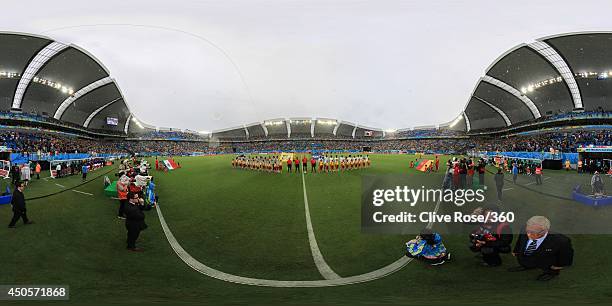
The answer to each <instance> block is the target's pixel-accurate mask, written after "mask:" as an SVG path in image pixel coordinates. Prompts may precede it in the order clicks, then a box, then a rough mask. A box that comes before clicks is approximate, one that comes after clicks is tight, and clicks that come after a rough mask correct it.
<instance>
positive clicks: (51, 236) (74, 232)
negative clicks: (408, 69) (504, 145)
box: [0, 155, 612, 305]
mask: <svg viewBox="0 0 612 306" xmlns="http://www.w3.org/2000/svg"><path fill="white" fill-rule="evenodd" d="M231 158H232V156H217V157H194V158H177V161H179V162H180V163H181V165H182V166H183V168H182V169H178V170H175V171H172V172H168V173H164V172H155V173H154V175H155V176H156V181H157V187H158V194H159V196H160V202H161V205H163V209H164V215H165V217H166V221H167V222H168V225H169V227H170V228H171V229H172V231H173V232H174V235H175V236H176V238H177V240H178V241H179V242H180V243H181V244H182V246H183V247H184V248H185V249H186V250H187V251H188V252H189V253H190V254H191V255H192V256H193V257H195V258H196V259H198V260H199V261H201V262H202V263H204V264H206V265H209V266H211V267H213V268H216V269H219V270H221V271H224V272H228V273H232V274H236V275H241V276H250V277H257V278H269V279H281V280H314V279H322V277H321V276H320V275H319V273H318V272H317V270H316V267H315V265H314V263H313V260H312V257H311V254H310V249H309V246H308V238H307V232H306V224H305V217H304V202H303V195H302V193H303V191H302V181H301V176H300V175H299V174H287V173H283V174H281V175H276V174H269V173H263V172H255V171H249V170H240V169H232V168H231V166H230V161H231ZM413 158H414V156H407V155H372V156H371V159H372V167H371V168H369V169H364V170H353V171H350V172H346V173H329V174H321V173H317V174H312V173H309V174H307V175H306V188H307V192H308V200H309V205H310V211H311V217H312V221H313V227H314V231H315V234H316V237H317V242H318V244H319V247H320V249H321V252H322V253H323V256H324V258H325V259H326V261H327V263H328V264H329V265H330V267H331V268H332V269H334V270H335V271H336V272H337V273H338V274H339V275H340V276H350V275H354V274H359V273H365V272H369V271H371V270H374V269H377V268H380V267H382V266H384V265H387V264H389V263H391V262H393V261H395V260H397V258H399V257H400V256H402V252H403V242H405V241H407V240H408V239H411V238H412V237H406V236H401V235H366V234H362V233H361V229H360V194H359V191H360V184H361V179H360V176H361V175H362V174H366V173H369V174H373V173H374V174H386V173H408V174H409V175H411V176H413V177H414V180H415V184H419V185H420V184H427V185H429V184H432V185H434V184H440V182H441V181H442V174H440V173H436V174H424V173H420V172H417V171H415V170H414V169H408V163H409V160H410V159H413ZM445 160H446V157H445V158H443V159H442V162H444V161H445ZM98 171H99V172H97V173H94V172H92V173H91V174H90V176H92V177H95V176H96V175H98V173H100V174H101V173H103V172H101V171H104V172H105V171H106V170H105V169H101V170H98ZM570 175H572V176H575V178H576V179H581V178H580V177H579V176H577V175H574V174H570ZM546 176H550V177H551V178H550V179H548V180H546V181H545V185H543V186H535V185H531V186H527V187H529V188H532V189H534V190H536V188H539V189H538V190H541V191H546V192H549V193H551V194H563V195H564V196H569V192H570V191H569V190H570V188H571V184H572V183H573V182H575V180H569V179H567V177H568V174H566V173H564V172H562V171H547V173H546ZM507 178H508V179H509V178H510V176H507ZM520 179H521V180H524V183H528V182H529V181H528V180H530V179H531V178H527V177H521V178H520ZM585 179H587V180H588V178H585ZM487 180H488V183H489V184H490V183H491V182H492V176H490V175H487ZM553 181H554V183H552V182H553ZM55 183H59V184H61V185H64V186H66V187H70V186H75V185H77V184H79V183H80V177H76V176H75V177H71V178H63V179H59V180H48V181H44V180H41V181H35V182H33V183H32V184H30V186H29V187H28V189H27V191H26V197H33V196H35V195H41V194H44V193H46V192H49V193H50V192H55V191H57V189H61V188H60V187H58V186H56V185H55ZM506 184H507V186H506V187H508V188H511V187H513V186H511V183H506ZM492 189H493V188H489V192H487V196H488V197H494V193H491V192H492ZM76 190H79V191H83V192H88V193H92V194H93V196H88V195H84V194H80V193H75V192H72V191H67V192H63V193H60V194H58V195H54V196H51V197H47V198H43V199H39V200H32V201H29V202H28V215H29V217H30V218H31V219H33V220H35V221H36V222H37V223H36V224H34V225H31V226H23V225H22V224H21V223H19V224H18V228H17V229H14V230H9V229H6V228H5V229H1V230H0V241H2V245H3V246H2V249H0V257H1V258H2V259H1V260H2V261H1V262H2V263H1V264H0V266H1V267H2V269H1V270H2V273H0V283H1V284H67V285H70V294H71V300H70V302H71V303H79V304H88V303H89V304H104V303H108V302H122V303H128V302H132V303H138V302H141V303H151V302H168V303H169V302H174V303H176V302H175V301H180V302H184V303H208V304H215V305H216V304H238V303H248V304H251V305H253V304H272V303H286V304H294V305H312V304H317V305H321V304H324V305H356V304H357V305H381V304H390V305H391V304H428V305H431V304H449V303H452V304H474V303H478V302H485V301H488V302H490V301H495V303H496V304H504V303H508V304H518V303H533V302H537V303H558V302H568V303H569V302H600V303H604V302H610V301H611V300H612V293H611V292H610V291H609V285H608V284H609V282H610V280H611V279H610V276H609V274H610V272H612V263H610V261H609V256H608V254H609V252H610V249H611V247H610V246H609V245H610V243H611V242H612V237H611V236H605V235H593V236H587V235H574V236H572V238H573V243H574V248H575V249H576V254H575V263H574V264H575V265H574V267H572V268H570V269H568V270H567V271H564V272H563V273H562V275H561V277H560V278H558V279H555V280H553V281H550V282H547V283H539V282H536V281H535V280H534V278H535V276H536V275H537V274H538V272H537V271H529V272H524V273H509V272H506V271H505V270H506V268H508V267H511V266H514V265H515V262H514V260H513V258H512V257H511V256H509V255H505V256H504V264H503V266H502V267H499V268H482V267H479V266H477V263H478V260H477V259H475V258H474V256H473V253H471V252H470V251H469V250H468V249H467V247H466V237H465V236H464V235H445V236H444V238H445V244H446V246H447V248H449V249H450V250H451V252H452V253H453V256H454V261H453V262H452V263H449V264H447V265H443V266H440V267H429V266H426V265H423V264H422V263H419V262H411V263H410V264H408V265H407V266H406V267H405V268H403V269H402V270H400V271H398V272H396V273H395V274H392V275H390V276H388V277H385V278H382V279H380V280H376V281H373V282H368V283H363V284H357V285H350V286H343V287H333V288H261V287H251V286H244V285H236V284H231V283H227V282H223V281H219V280H215V279H211V278H208V277H206V276H203V275H201V274H199V273H197V272H196V271H194V270H192V269H191V268H190V267H188V266H187V265H185V264H184V263H183V262H182V261H181V260H180V259H179V258H178V257H177V256H176V255H175V254H174V252H173V251H172V249H171V248H170V246H169V244H168V243H167V241H166V238H165V236H164V235H163V232H162V231H161V228H160V225H159V221H158V219H157V216H156V214H155V212H154V211H150V212H147V213H146V214H147V223H148V225H149V228H148V229H147V230H146V231H144V232H143V233H142V234H141V238H140V239H139V246H141V247H143V248H145V249H146V251H145V252H144V253H138V254H135V253H129V252H127V251H126V250H125V227H124V225H123V222H122V221H120V220H118V219H117V218H116V209H117V201H113V200H110V199H108V198H106V197H105V196H104V195H103V190H102V179H101V178H95V179H94V178H92V179H91V181H90V182H89V183H87V184H85V185H82V186H80V187H77V188H76ZM505 197H507V198H506V199H507V200H506V201H516V202H517V203H519V204H517V205H534V206H537V205H538V203H539V202H540V200H541V199H542V197H545V195H542V194H540V193H536V192H533V191H530V190H527V189H524V188H514V189H512V190H508V191H507V192H506V193H505ZM559 201H560V202H562V200H559ZM562 204H567V203H561V204H560V205H562ZM10 217H11V211H10V206H6V205H5V206H2V207H0V219H1V220H5V222H6V223H7V224H8V221H9V220H10ZM4 304H8V302H7V303H4Z"/></svg>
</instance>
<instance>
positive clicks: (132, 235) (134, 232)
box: [127, 226, 140, 249]
mask: <svg viewBox="0 0 612 306" xmlns="http://www.w3.org/2000/svg"><path fill="white" fill-rule="evenodd" d="M139 235H140V228H136V227H134V226H130V227H128V228H127V248H128V249H133V248H135V247H136V240H138V236H139Z"/></svg>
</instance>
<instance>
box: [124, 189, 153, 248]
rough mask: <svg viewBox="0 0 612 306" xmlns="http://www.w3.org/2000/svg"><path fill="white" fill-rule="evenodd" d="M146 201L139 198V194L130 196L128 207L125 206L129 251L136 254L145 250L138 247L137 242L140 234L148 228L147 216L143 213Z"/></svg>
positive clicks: (130, 194)
mask: <svg viewBox="0 0 612 306" xmlns="http://www.w3.org/2000/svg"><path fill="white" fill-rule="evenodd" d="M143 208H144V201H143V199H140V198H139V197H138V193H129V194H128V205H126V206H125V211H124V212H125V228H126V229H127V249H128V250H130V251H134V252H142V251H143V249H141V248H137V247H136V240H137V239H138V236H139V235H140V232H141V231H142V230H144V229H146V228H147V224H146V223H145V215H144V213H143V212H142V209H143Z"/></svg>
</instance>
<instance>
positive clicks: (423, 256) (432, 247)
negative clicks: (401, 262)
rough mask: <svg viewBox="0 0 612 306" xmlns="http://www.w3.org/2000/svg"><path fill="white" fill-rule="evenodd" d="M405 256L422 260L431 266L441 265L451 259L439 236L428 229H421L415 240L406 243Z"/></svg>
mask: <svg viewBox="0 0 612 306" xmlns="http://www.w3.org/2000/svg"><path fill="white" fill-rule="evenodd" d="M406 256H408V257H410V258H415V259H418V260H422V261H424V262H426V263H428V264H430V265H432V266H437V265H441V264H443V263H445V262H446V261H449V260H450V258H451V254H450V253H449V252H448V251H447V250H446V247H444V244H443V243H442V237H441V236H440V234H438V233H434V232H433V231H432V230H431V229H428V228H426V229H423V231H421V233H420V234H419V235H418V236H416V238H415V239H412V240H410V241H408V242H406Z"/></svg>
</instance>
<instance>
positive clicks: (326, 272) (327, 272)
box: [302, 172, 340, 279]
mask: <svg viewBox="0 0 612 306" xmlns="http://www.w3.org/2000/svg"><path fill="white" fill-rule="evenodd" d="M302 188H303V189H304V212H305V213H306V229H307V230H308V243H309V244H310V252H311V253H312V259H313V260H314V263H315V265H316V266H317V270H319V273H321V276H323V277H324V278H325V279H338V278H340V275H338V274H337V273H336V272H334V270H332V268H331V267H330V266H329V265H328V264H327V262H326V261H325V259H324V258H323V254H321V250H320V249H319V245H318V244H317V238H316V237H315V234H314V229H313V227H312V221H311V219H310V209H309V208H308V195H307V194H306V180H305V179H304V172H302Z"/></svg>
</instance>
